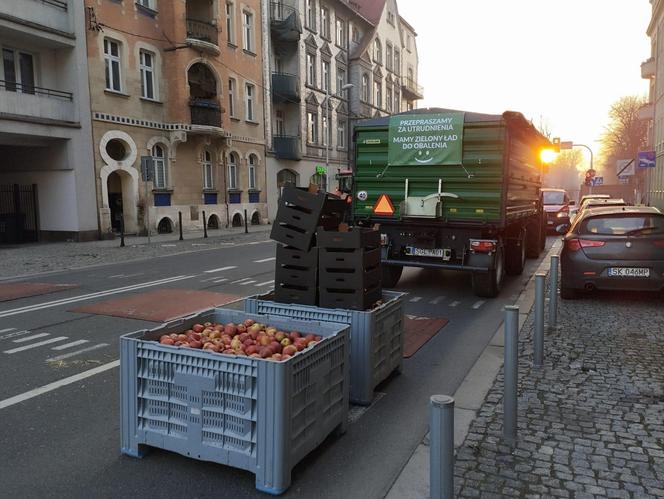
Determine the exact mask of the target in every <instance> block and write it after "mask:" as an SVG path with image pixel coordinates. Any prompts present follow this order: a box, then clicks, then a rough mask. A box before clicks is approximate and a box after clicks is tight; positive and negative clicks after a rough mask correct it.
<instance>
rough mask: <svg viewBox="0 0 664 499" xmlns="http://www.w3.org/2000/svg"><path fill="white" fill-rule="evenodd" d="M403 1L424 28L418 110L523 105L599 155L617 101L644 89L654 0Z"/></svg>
mask: <svg viewBox="0 0 664 499" xmlns="http://www.w3.org/2000/svg"><path fill="white" fill-rule="evenodd" d="M398 5H399V14H400V15H401V16H403V17H404V19H406V20H407V21H408V22H409V23H410V24H411V25H412V26H413V27H414V28H415V30H416V31H417V34H418V37H417V44H418V53H419V83H420V84H421V85H422V86H423V87H424V100H422V101H420V103H419V107H443V108H449V109H460V110H464V111H475V112H483V113H502V112H504V111H506V110H510V111H519V112H521V113H523V115H524V116H526V118H528V119H531V120H532V121H533V123H534V124H535V125H539V123H540V120H541V121H543V122H544V123H545V124H546V125H547V126H548V128H549V129H550V130H551V132H552V136H553V137H560V138H561V140H563V141H573V142H574V143H579V144H586V145H588V146H589V147H590V148H591V149H592V150H593V152H594V153H595V157H597V154H598V153H599V150H600V144H599V142H598V141H599V139H600V138H601V136H602V133H603V131H604V127H605V126H606V125H607V123H608V112H609V108H610V107H611V104H612V103H614V102H615V101H616V100H618V99H619V98H620V97H623V96H626V95H646V94H647V92H648V82H647V80H644V79H642V78H641V69H640V66H641V63H642V62H643V61H645V60H646V59H648V58H649V57H650V38H649V37H648V36H647V35H646V29H647V27H648V23H649V22H650V14H651V5H650V2H649V1H648V0H498V1H496V0H456V1H448V0H398ZM584 154H587V153H585V151H584Z"/></svg>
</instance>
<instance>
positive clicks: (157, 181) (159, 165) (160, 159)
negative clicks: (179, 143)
mask: <svg viewBox="0 0 664 499" xmlns="http://www.w3.org/2000/svg"><path fill="white" fill-rule="evenodd" d="M152 162H153V164H154V186H155V188H157V189H164V188H166V186H167V185H168V176H167V171H166V166H167V162H168V158H167V157H166V151H165V150H164V147H163V146H161V145H160V144H155V145H154V146H153V147H152Z"/></svg>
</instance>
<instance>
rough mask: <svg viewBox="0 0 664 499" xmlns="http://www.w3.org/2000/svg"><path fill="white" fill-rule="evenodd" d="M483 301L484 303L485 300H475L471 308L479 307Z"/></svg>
mask: <svg viewBox="0 0 664 499" xmlns="http://www.w3.org/2000/svg"><path fill="white" fill-rule="evenodd" d="M485 303H486V302H485V301H484V300H480V301H477V302H475V303H474V304H473V308H474V309H475V310H477V309H478V308H480V307H481V306H482V305H484V304H485Z"/></svg>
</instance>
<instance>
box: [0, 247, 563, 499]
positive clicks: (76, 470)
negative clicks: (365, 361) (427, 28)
mask: <svg viewBox="0 0 664 499" xmlns="http://www.w3.org/2000/svg"><path fill="white" fill-rule="evenodd" d="M552 240H553V239H550V240H549V244H548V245H547V246H550V244H551V242H552ZM274 252H275V245H274V243H272V242H270V241H266V242H262V243H250V244H237V245H234V246H228V247H225V248H221V249H215V250H210V251H201V252H197V253H188V254H183V255H175V256H168V257H163V258H156V259H152V260H149V261H138V262H127V263H123V264H115V265H109V266H100V267H95V268H89V269H84V270H79V271H70V272H60V273H52V274H47V275H44V276H36V277H33V278H31V279H29V280H27V282H49V283H62V284H77V285H78V287H77V288H73V289H69V290H64V291H59V292H57V293H53V294H46V295H41V296H35V297H31V298H24V299H19V300H13V301H6V302H2V303H0V366H1V368H0V375H1V376H2V383H0V421H1V422H2V424H0V442H2V446H0V457H1V459H2V463H3V464H2V466H0V484H2V492H1V493H0V495H3V496H5V497H21V498H32V497H67V498H78V497H81V498H83V497H85V498H89V497H123V498H126V497H185V496H186V497H212V496H215V497H229V498H243V497H265V494H262V493H259V492H258V491H256V490H255V487H254V486H255V482H254V475H253V474H251V473H248V472H245V471H241V470H236V469H233V468H229V467H225V466H221V465H217V464H213V463H207V462H201V461H196V460H193V459H189V458H185V457H183V456H180V455H177V454H173V453H169V452H165V451H161V450H157V449H155V450H152V452H150V453H149V454H148V455H147V456H146V457H145V458H144V459H140V460H139V459H133V458H130V457H127V456H123V455H121V454H120V416H119V368H118V367H117V365H116V364H117V359H118V345H119V337H120V335H122V334H124V333H127V332H131V331H136V330H139V329H143V328H151V327H155V325H156V324H155V323H154V322H147V321H140V320H135V319H126V318H116V317H108V316H102V315H91V314H81V313H74V312H71V311H69V310H71V309H73V308H76V307H78V306H82V305H87V304H91V303H96V302H100V301H104V300H108V299H111V298H119V297H127V296H131V295H133V294H140V293H145V292H146V291H150V290H154V289H163V288H173V289H195V290H207V291H215V292H220V293H229V294H234V295H239V296H247V295H251V294H256V293H259V292H264V291H267V290H269V289H270V288H271V287H272V279H273V276H274V259H273V257H274ZM537 263H538V262H537V261H535V260H530V261H528V265H527V268H526V270H525V271H524V274H523V275H522V276H519V277H510V278H507V281H506V284H505V288H504V289H503V292H502V293H501V296H500V297H499V298H496V299H493V300H490V299H480V298H477V297H475V296H474V295H473V293H472V290H471V286H470V277H469V276H468V275H465V274H460V273H454V272H447V271H433V270H419V269H407V270H406V271H405V272H404V276H403V277H402V280H401V281H400V283H399V286H398V288H397V289H398V290H400V291H406V292H408V296H407V297H406V313H407V314H411V315H416V316H425V317H445V318H447V319H449V324H448V325H447V326H446V327H445V328H443V329H442V330H441V331H440V332H439V333H438V334H437V335H436V336H435V337H434V338H432V339H431V340H430V341H429V342H428V343H427V344H426V345H425V346H424V347H423V348H421V349H420V350H419V351H418V352H417V353H416V354H415V355H414V356H413V357H411V358H410V359H405V361H404V368H403V372H402V373H401V374H400V375H394V376H392V377H391V378H388V380H386V382H384V383H383V384H382V385H380V386H379V387H378V388H377V396H376V399H375V401H374V404H373V405H372V406H370V407H368V408H355V409H354V410H353V422H352V423H351V424H350V425H349V429H348V432H347V433H346V434H345V435H343V436H341V437H330V438H328V440H327V441H326V442H324V443H323V445H322V446H321V447H320V448H319V449H317V450H316V451H314V452H313V453H311V454H310V455H309V456H307V457H306V458H305V459H304V460H303V461H302V462H301V463H300V464H299V465H298V466H296V468H295V469H294V470H293V475H292V486H291V488H290V489H289V490H288V491H287V492H286V493H285V494H284V497H306V498H310V497H317V498H321V499H322V498H342V497H343V498H354V497H358V498H360V497H361V498H380V497H383V496H384V495H385V494H386V493H387V491H388V490H389V488H390V486H391V484H392V483H393V481H394V480H395V479H396V477H397V476H398V474H399V472H400V471H401V469H402V467H403V466H404V464H405V463H406V461H407V460H408V458H409V457H410V454H411V453H412V451H413V449H414V448H415V447H416V446H417V445H418V443H419V442H420V441H421V439H422V438H423V436H424V435H425V433H426V431H427V418H428V399H429V396H430V395H432V394H434V393H448V394H449V393H454V391H455V390H456V388H457V387H458V386H459V385H460V383H461V381H462V380H463V378H464V376H465V375H466V373H467V372H468V371H469V369H470V368H471V367H472V365H473V364H474V362H475V360H476V359H477V358H478V357H479V355H480V353H481V352H482V350H483V349H484V347H485V346H486V345H487V344H488V342H489V341H490V339H491V337H492V335H493V334H494V333H495V331H496V329H497V328H498V327H499V325H500V323H501V321H502V312H501V309H502V307H503V306H504V305H508V304H512V303H514V301H515V300H516V299H517V297H518V295H519V293H520V291H521V290H522V289H523V288H524V286H525V283H526V282H527V280H528V278H529V276H530V274H532V272H534V270H535V268H536V266H537ZM220 269H223V270H220ZM54 359H55V360H54ZM92 369H98V370H99V371H101V372H99V373H98V374H95V375H92V376H87V377H83V376H86V373H89V372H90V370H92ZM81 373H82V374H81ZM76 374H81V377H82V379H81V380H79V381H77V382H74V383H70V384H67V385H65V386H59V387H57V388H55V389H51V390H49V391H46V392H45V393H40V392H41V391H42V389H43V387H51V388H53V385H50V384H53V383H56V386H57V382H58V381H59V380H62V379H65V378H68V377H70V376H73V375H76Z"/></svg>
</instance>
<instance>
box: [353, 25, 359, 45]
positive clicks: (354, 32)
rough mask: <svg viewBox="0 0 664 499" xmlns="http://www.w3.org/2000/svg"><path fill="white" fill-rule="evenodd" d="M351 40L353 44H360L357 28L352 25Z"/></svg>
mask: <svg viewBox="0 0 664 499" xmlns="http://www.w3.org/2000/svg"><path fill="white" fill-rule="evenodd" d="M351 39H352V40H353V43H360V30H359V29H357V26H355V25H354V24H353V28H352V29H351Z"/></svg>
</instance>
